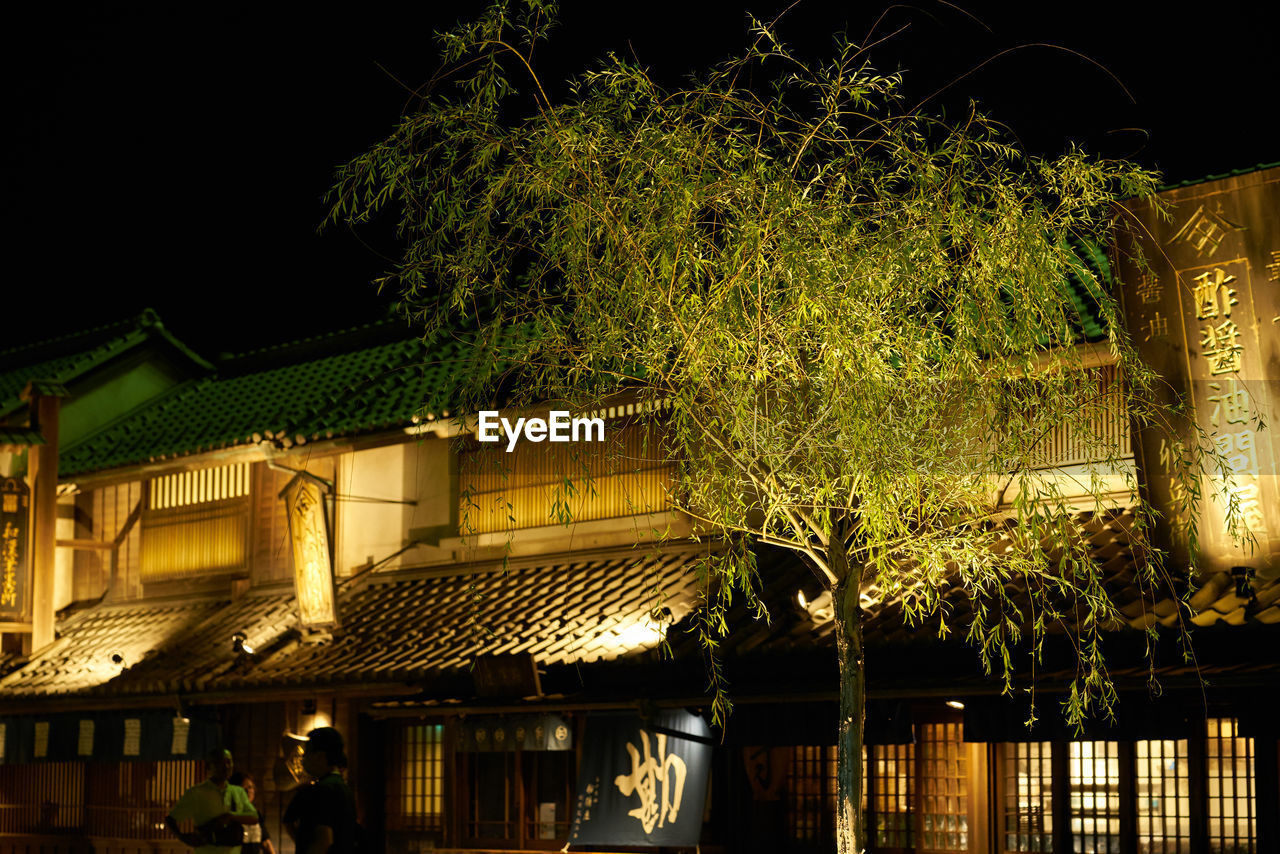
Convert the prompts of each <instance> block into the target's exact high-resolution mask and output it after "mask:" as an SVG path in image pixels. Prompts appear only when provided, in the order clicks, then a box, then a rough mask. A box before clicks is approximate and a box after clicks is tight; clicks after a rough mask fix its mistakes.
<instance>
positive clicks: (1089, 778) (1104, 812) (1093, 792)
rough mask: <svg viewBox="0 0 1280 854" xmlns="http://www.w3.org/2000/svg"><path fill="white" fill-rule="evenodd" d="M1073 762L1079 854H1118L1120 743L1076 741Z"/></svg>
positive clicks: (1071, 798) (1073, 812) (1075, 836)
mask: <svg viewBox="0 0 1280 854" xmlns="http://www.w3.org/2000/svg"><path fill="white" fill-rule="evenodd" d="M1068 748H1069V750H1068V754H1067V755H1068V759H1069V762H1070V772H1069V773H1070V777H1069V783H1070V789H1069V791H1068V798H1069V801H1068V802H1069V805H1070V808H1071V815H1070V827H1071V836H1072V838H1073V840H1074V842H1075V850H1076V851H1078V852H1080V854H1119V851H1120V743H1119V742H1116V741H1073V742H1071V744H1070V745H1068Z"/></svg>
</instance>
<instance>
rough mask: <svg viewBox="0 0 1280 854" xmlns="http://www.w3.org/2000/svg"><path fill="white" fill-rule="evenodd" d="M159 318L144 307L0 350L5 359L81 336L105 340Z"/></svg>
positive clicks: (51, 347)
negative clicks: (15, 354)
mask: <svg viewBox="0 0 1280 854" xmlns="http://www.w3.org/2000/svg"><path fill="white" fill-rule="evenodd" d="M159 320H160V317H159V315H157V314H156V312H155V311H154V310H152V309H150V308H144V309H143V310H142V311H141V312H139V313H138V314H135V315H129V316H128V317H122V318H120V319H118V320H112V321H108V322H107V323H102V324H99V325H97V326H90V327H86V328H84V329H77V330H75V331H74V332H65V333H63V334H62V335H55V336H54V337H52V338H41V339H38V340H36V341H28V342H27V343H25V344H18V345H15V346H13V347H8V348H6V349H4V350H0V360H3V359H4V358H5V357H6V356H9V355H12V354H14V353H22V352H27V351H31V350H36V351H38V350H41V349H45V348H49V349H54V348H55V345H58V344H64V343H67V342H70V341H74V340H76V339H81V338H91V337H100V338H102V340H103V341H104V342H105V341H106V340H107V339H109V338H111V337H112V335H111V333H112V332H115V331H117V330H118V331H119V333H120V335H122V336H123V335H127V334H128V333H129V332H133V331H135V330H137V329H139V328H140V327H142V326H143V325H146V324H148V323H158V322H159Z"/></svg>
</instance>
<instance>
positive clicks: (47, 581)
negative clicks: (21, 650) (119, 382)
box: [22, 380, 67, 652]
mask: <svg viewBox="0 0 1280 854" xmlns="http://www.w3.org/2000/svg"><path fill="white" fill-rule="evenodd" d="M66 396H67V392H66V389H64V388H62V386H60V385H58V384H57V383H52V382H47V381H41V380H32V381H31V382H29V383H27V387H26V388H25V389H23V391H22V397H23V399H25V400H26V401H27V405H28V406H29V407H30V408H31V420H32V426H33V427H34V428H36V429H37V430H39V431H40V435H41V436H42V437H43V438H44V444H43V445H36V446H33V447H32V448H31V452H30V459H29V461H28V464H27V475H28V477H29V478H30V479H31V481H32V488H31V492H32V504H33V505H34V507H33V514H32V515H33V517H34V518H33V520H32V521H33V524H32V532H31V557H32V561H31V567H32V572H31V576H32V578H31V582H32V583H31V651H32V652H36V651H38V650H41V649H43V648H44V647H46V646H48V645H49V644H51V643H53V622H54V610H53V594H54V559H53V557H54V549H55V548H56V547H57V546H56V540H57V525H58V409H59V406H60V404H61V398H63V397H66Z"/></svg>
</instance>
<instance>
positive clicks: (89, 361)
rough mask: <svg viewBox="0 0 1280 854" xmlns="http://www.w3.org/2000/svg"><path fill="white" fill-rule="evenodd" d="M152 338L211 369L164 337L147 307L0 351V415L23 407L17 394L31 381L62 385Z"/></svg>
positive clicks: (188, 351)
mask: <svg viewBox="0 0 1280 854" xmlns="http://www.w3.org/2000/svg"><path fill="white" fill-rule="evenodd" d="M153 338H158V339H161V340H163V341H165V342H167V343H168V344H170V345H171V346H173V347H174V348H176V349H178V350H179V351H180V352H182V353H183V354H184V355H186V356H187V357H188V358H190V359H191V360H192V361H194V362H195V363H196V364H198V365H200V366H201V367H203V368H208V367H210V365H209V364H208V363H207V362H205V361H204V360H203V359H201V358H200V357H199V356H197V355H196V354H195V353H193V352H191V350H189V349H188V348H187V347H186V346H185V345H184V344H182V342H180V341H178V340H177V339H176V338H174V337H173V336H172V335H171V334H169V332H168V331H166V330H165V328H164V324H163V323H161V322H160V317H159V315H157V314H156V313H155V312H154V311H152V310H151V309H149V308H148V309H144V310H143V311H142V312H141V313H140V314H139V315H138V316H137V317H131V318H128V319H127V320H122V321H118V322H115V323H108V324H104V325H102V326H97V327H94V328H92V329H86V330H83V331H80V332H73V333H70V334H68V335H62V336H59V337H57V338H52V339H47V340H44V341H38V342H36V343H33V344H25V345H22V346H18V347H11V348H9V349H7V350H0V416H4V415H6V414H8V413H10V412H12V411H14V410H15V409H19V408H21V407H22V406H24V405H25V404H24V403H23V402H22V401H21V400H19V399H18V395H19V394H20V393H21V392H22V389H23V388H24V387H26V385H27V383H28V382H30V381H31V380H32V379H40V380H48V381H53V382H56V383H60V384H62V385H66V384H68V383H70V382H72V381H73V380H74V379H76V378H77V377H79V376H82V375H83V374H85V373H87V372H88V371H91V370H93V369H94V368H96V367H98V366H99V365H102V364H104V363H105V362H107V361H109V360H111V359H113V358H114V357H116V356H118V355H120V354H121V353H123V352H125V351H127V350H130V349H132V348H133V347H136V346H138V345H139V344H142V343H144V342H145V341H147V340H148V339H153Z"/></svg>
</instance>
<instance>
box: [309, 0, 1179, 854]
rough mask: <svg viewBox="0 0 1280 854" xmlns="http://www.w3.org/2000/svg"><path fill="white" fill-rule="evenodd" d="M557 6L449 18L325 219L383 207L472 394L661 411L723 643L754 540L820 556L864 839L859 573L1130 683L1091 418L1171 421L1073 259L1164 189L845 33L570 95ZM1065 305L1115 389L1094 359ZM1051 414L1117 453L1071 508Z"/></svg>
mask: <svg viewBox="0 0 1280 854" xmlns="http://www.w3.org/2000/svg"><path fill="white" fill-rule="evenodd" d="M551 11H553V10H551V9H549V8H547V7H546V6H545V5H544V4H543V3H540V2H530V3H529V4H528V5H527V6H525V7H523V8H522V9H521V10H519V11H515V10H512V9H511V8H509V7H508V5H507V4H505V3H502V4H499V5H497V6H494V7H492V8H490V9H489V10H488V12H487V13H485V14H484V15H483V16H482V17H481V18H480V19H479V20H478V21H476V22H474V23H471V24H466V25H462V26H460V27H459V28H458V29H455V30H454V31H452V32H450V33H448V34H446V35H443V36H442V37H441V48H442V52H443V56H444V60H445V70H444V72H443V73H442V74H441V76H440V77H439V78H438V79H437V80H436V81H435V83H434V85H433V87H432V88H431V90H430V91H429V92H428V94H426V95H425V96H424V97H423V99H422V100H421V102H420V103H419V104H418V105H417V106H416V107H415V110H414V112H412V114H410V115H408V116H407V117H405V118H404V119H403V120H402V121H401V123H400V125H399V127H398V128H397V129H396V130H395V132H394V133H392V134H391V136H390V137H388V138H387V139H386V140H384V141H383V142H380V143H378V144H377V145H376V146H375V147H373V148H372V149H371V150H370V151H369V152H367V153H366V154H364V155H362V156H360V157H358V158H356V159H355V160H353V161H352V162H351V163H349V164H347V165H346V166H345V167H343V168H342V169H341V170H340V171H339V174H338V178H337V182H336V185H335V187H334V189H333V190H332V191H331V196H330V202H331V204H332V212H331V219H332V220H333V221H346V222H354V223H360V222H364V221H367V220H368V219H369V218H370V217H372V216H374V215H375V214H377V213H378V212H379V211H382V210H384V209H389V210H390V211H391V212H392V214H393V215H394V216H396V217H398V224H399V230H400V235H401V237H402V238H403V240H404V241H405V244H406V247H407V248H406V249H405V253H404V256H403V258H402V259H401V260H400V261H399V263H398V264H397V266H396V267H395V269H394V270H393V271H392V272H391V273H390V274H389V275H388V276H387V277H386V278H385V280H384V284H386V285H388V286H390V287H391V288H393V289H395V290H396V291H398V292H400V293H401V294H403V298H404V300H405V302H406V305H407V306H409V308H410V310H411V312H412V314H413V316H414V317H415V318H416V319H417V320H418V321H420V322H421V323H422V324H423V326H424V328H425V330H426V331H427V332H428V334H431V333H433V332H438V331H441V330H450V329H457V328H459V327H463V326H465V327H467V328H469V329H471V330H478V338H477V341H478V342H479V343H478V344H477V346H476V349H475V352H476V354H477V358H478V359H479V360H481V362H482V364H481V366H480V367H481V368H482V370H481V371H480V372H479V374H478V375H481V376H487V378H488V382H481V383H478V384H476V385H475V386H474V387H473V391H474V392H475V393H476V394H477V398H476V400H475V401H474V402H479V401H481V400H482V399H492V398H490V397H483V398H482V396H489V395H492V394H494V393H495V389H497V387H498V386H499V385H501V386H502V394H503V395H505V397H504V400H505V401H506V402H507V403H509V404H511V405H513V406H514V405H521V404H529V405H532V404H534V403H536V402H538V401H546V400H563V401H568V402H569V403H570V404H571V405H578V406H584V407H585V406H588V405H590V404H592V403H595V402H598V401H599V400H601V399H604V398H608V397H609V396H612V395H622V394H626V395H630V396H633V397H636V398H639V399H640V400H642V401H646V402H649V403H659V402H660V403H661V404H662V406H663V412H664V413H665V414H664V423H665V436H666V440H665V441H666V447H668V448H669V451H670V455H671V459H672V461H673V463H674V471H675V474H674V488H673V490H672V500H673V501H674V502H675V503H676V505H677V506H678V507H679V508H680V509H682V510H684V511H685V512H687V513H689V514H690V515H692V516H693V517H695V518H696V519H697V520H699V521H700V522H701V524H702V525H703V526H704V528H705V529H707V530H709V531H711V532H714V533H715V534H718V535H720V537H722V538H723V540H724V541H726V542H727V543H728V544H729V546H728V547H727V548H726V549H725V550H724V551H723V553H722V554H720V555H719V556H716V557H713V558H710V559H708V560H709V562H708V564H707V566H706V567H705V571H706V573H707V582H708V585H707V590H708V594H707V601H706V603H705V607H704V609H703V614H702V619H703V627H704V628H703V635H704V640H705V643H706V644H707V645H708V646H710V647H714V645H715V644H716V642H717V641H718V639H719V638H720V637H722V636H723V634H724V633H725V632H726V631H728V630H729V627H727V626H726V625H725V615H726V613H727V604H728V601H729V597H730V596H731V595H737V596H742V595H746V596H747V597H750V598H751V599H752V601H757V602H758V601H759V600H758V599H756V598H755V597H756V596H757V594H758V592H759V586H760V584H761V583H762V582H761V581H760V579H759V577H758V575H757V574H756V572H755V566H754V563H753V558H752V551H751V549H750V548H749V545H750V544H751V543H752V542H760V543H768V544H771V545H774V546H780V547H782V548H786V549H792V550H794V551H796V552H798V553H799V554H800V555H802V556H803V558H804V559H805V560H806V561H807V562H808V563H809V564H810V565H811V566H812V567H813V569H814V571H815V573H816V574H817V575H818V576H819V577H820V578H821V579H822V580H823V581H824V583H825V584H826V586H827V588H828V589H829V590H830V591H831V593H832V596H833V602H834V603H835V612H836V620H835V628H836V641H837V644H836V645H837V655H838V657H839V665H840V703H841V715H840V724H839V735H838V744H839V750H838V756H839V774H838V777H839V810H838V817H837V832H838V839H839V845H840V850H841V851H842V852H853V851H860V850H862V849H863V848H864V847H865V845H864V840H863V838H862V835H863V830H862V826H861V820H860V819H861V817H860V815H859V812H858V811H859V804H860V801H861V785H862V783H861V773H860V769H861V761H862V760H861V756H862V737H863V705H864V677H863V647H862V629H861V608H862V602H861V597H862V596H864V595H870V594H869V591H874V595H875V596H877V597H902V598H903V600H904V602H905V609H906V613H907V615H908V618H909V619H912V620H921V621H924V620H932V621H933V624H934V625H937V626H940V627H941V629H942V631H944V632H945V631H947V630H948V629H949V627H948V626H947V623H946V621H945V614H943V613H940V611H941V609H940V602H941V595H942V593H943V592H944V591H945V590H947V589H956V588H960V589H962V590H963V591H964V592H965V593H966V594H967V595H968V597H969V598H970V600H971V601H972V604H973V609H972V610H973V614H974V617H973V619H972V622H971V623H970V624H968V625H967V626H965V627H964V631H965V632H966V633H967V637H968V639H969V641H970V642H971V643H973V644H974V645H975V647H976V648H977V650H978V651H979V653H980V655H981V657H982V660H983V661H984V663H985V664H986V665H987V666H988V667H989V668H991V669H994V670H996V671H999V672H1002V673H1003V674H1004V678H1005V680H1006V684H1008V680H1009V679H1010V678H1011V671H1012V668H1013V664H1012V662H1013V657H1014V654H1015V648H1017V649H1022V650H1023V652H1022V653H1021V654H1027V651H1028V650H1029V651H1030V654H1031V655H1037V654H1038V651H1039V648H1040V645H1041V642H1042V640H1043V638H1044V636H1045V633H1046V631H1047V630H1048V629H1049V628H1050V627H1051V626H1052V625H1054V624H1055V623H1062V624H1063V625H1066V626H1068V627H1069V629H1070V630H1071V631H1072V632H1073V637H1074V638H1075V643H1074V648H1075V649H1076V650H1077V651H1078V653H1079V666H1078V671H1077V672H1078V675H1077V678H1076V679H1075V682H1074V684H1073V686H1072V687H1071V690H1070V692H1069V699H1068V701H1067V703H1066V714H1067V716H1068V718H1069V719H1070V720H1072V721H1076V722H1078V721H1079V720H1081V719H1082V718H1083V717H1084V716H1085V715H1088V714H1090V713H1093V712H1095V711H1097V710H1098V709H1099V708H1103V709H1105V708H1108V707H1109V704H1110V703H1111V701H1112V699H1113V698H1114V690H1113V687H1112V683H1111V681H1110V679H1109V677H1108V675H1107V670H1106V667H1105V663H1104V661H1103V659H1102V654H1101V645H1100V642H1101V633H1102V632H1103V629H1104V627H1105V626H1108V625H1110V624H1113V623H1114V618H1115V617H1116V616H1117V614H1116V612H1115V609H1114V606H1113V605H1112V604H1111V602H1110V600H1109V599H1108V597H1107V595H1106V593H1105V591H1104V590H1103V587H1102V578H1101V574H1100V571H1099V569H1098V568H1097V567H1096V566H1095V564H1094V563H1093V561H1092V560H1091V559H1090V556H1089V554H1088V546H1087V543H1086V541H1085V539H1084V538H1083V537H1082V536H1081V535H1080V534H1079V528H1078V525H1077V523H1076V521H1075V519H1076V515H1075V514H1078V513H1079V512H1080V511H1081V510H1082V509H1084V510H1094V509H1101V508H1103V507H1104V506H1106V496H1105V495H1104V493H1106V492H1107V490H1109V489H1111V488H1113V487H1111V486H1108V485H1106V484H1105V483H1104V480H1103V478H1102V477H1101V475H1100V474H1099V473H1100V472H1105V471H1108V470H1110V469H1111V468H1114V464H1115V463H1116V460H1115V459H1114V454H1115V453H1116V449H1115V448H1114V447H1112V446H1110V445H1108V444H1107V443H1106V442H1105V441H1104V440H1103V439H1102V438H1101V437H1100V436H1098V435H1097V434H1096V431H1095V430H1094V429H1093V427H1092V425H1091V420H1092V419H1093V418H1094V417H1095V416H1096V414H1097V406H1093V405H1090V402H1096V401H1098V400H1099V399H1100V398H1101V397H1102V396H1103V395H1105V394H1119V395H1121V396H1122V398H1123V399H1122V401H1121V405H1123V406H1126V407H1127V408H1128V410H1129V411H1130V413H1132V414H1133V415H1134V417H1136V418H1137V419H1139V420H1140V421H1146V422H1150V421H1154V420H1158V419H1159V418H1160V417H1161V413H1160V412H1159V410H1158V408H1157V407H1156V406H1155V405H1154V404H1153V403H1152V402H1151V399H1150V396H1149V393H1148V392H1149V388H1150V386H1151V378H1150V377H1149V376H1148V375H1147V373H1146V372H1144V370H1143V368H1142V366H1141V365H1140V364H1139V363H1138V362H1137V361H1136V359H1135V358H1134V355H1133V352H1132V350H1131V349H1130V347H1129V345H1128V344H1127V343H1126V341H1125V340H1124V338H1123V337H1122V332H1121V323H1120V322H1119V318H1118V316H1117V308H1116V304H1115V302H1114V300H1113V299H1112V297H1111V295H1110V294H1109V292H1108V290H1107V288H1106V287H1105V286H1104V285H1103V283H1102V282H1100V281H1099V279H1098V276H1097V274H1096V273H1095V272H1094V269H1095V268H1094V267H1091V266H1090V265H1088V264H1084V263H1082V262H1081V260H1080V258H1081V252H1080V247H1082V246H1090V245H1098V244H1101V245H1106V244H1107V243H1108V241H1109V237H1110V230H1111V228H1112V216H1113V213H1114V211H1113V206H1114V202H1115V201H1116V200H1117V199H1118V198H1121V197H1130V196H1137V195H1143V194H1148V193H1150V192H1152V190H1153V186H1154V178H1153V176H1152V175H1151V174H1148V173H1146V172H1144V171H1142V170H1140V169H1138V168H1136V167H1133V166H1131V165H1129V164H1126V163H1120V162H1109V161H1100V160H1094V159H1091V158H1089V157H1087V156H1085V155H1084V154H1082V153H1079V152H1072V153H1068V154H1066V155H1064V156H1061V157H1058V158H1056V159H1040V158H1037V157H1031V156H1028V155H1026V154H1024V153H1022V152H1021V151H1019V150H1018V149H1016V148H1014V147H1012V146H1010V145H1009V144H1007V143H1006V142H1004V141H1002V137H1001V134H1000V132H999V129H998V128H997V127H996V126H994V125H993V124H992V123H991V122H990V121H988V120H987V119H985V118H984V117H983V116H981V115H979V114H978V113H977V112H972V113H971V114H969V115H966V116H964V117H963V120H962V121H959V122H957V123H955V124H948V123H946V122H944V121H941V120H939V119H938V118H935V117H930V116H928V115H924V114H921V113H919V112H915V111H912V110H909V109H907V108H906V107H905V106H904V103H903V100H902V99H901V97H900V94H899V83H900V81H899V78H898V77H897V76H895V75H882V74H879V73H877V72H876V71H874V70H873V69H872V68H870V67H869V66H868V65H867V64H866V63H865V62H864V56H863V51H862V49H861V48H860V47H859V46H858V45H854V44H840V45H837V49H836V51H835V54H834V58H833V59H831V60H830V61H828V62H826V63H825V64H820V65H813V64H806V63H805V62H802V61H801V60H800V59H799V58H797V56H796V55H794V54H793V53H792V52H790V51H789V50H788V49H787V48H786V47H785V46H784V45H783V44H782V43H780V42H779V41H778V40H777V39H776V38H775V36H774V34H773V32H772V30H771V28H770V27H768V26H764V25H759V24H756V25H754V27H753V37H754V42H753V43H752V44H751V45H750V47H749V48H747V49H746V50H745V51H744V52H743V54H742V55H741V56H740V57H738V58H736V59H733V60H731V61H728V62H725V63H723V64H721V65H719V66H716V67H715V68H713V69H712V70H710V71H708V72H706V73H704V74H702V75H701V76H697V77H695V78H694V79H692V80H691V81H690V82H689V83H688V84H687V85H686V86H684V87H683V88H679V89H667V88H663V87H660V86H659V85H657V84H656V83H655V81H654V80H653V79H652V78H651V77H650V76H649V75H648V74H647V73H646V71H645V70H644V69H643V68H640V67H638V66H636V65H634V64H632V63H631V62H629V61H627V60H624V59H622V58H619V57H616V56H611V57H608V58H607V59H605V60H604V61H603V62H602V63H601V64H600V65H599V66H598V67H597V68H596V69H595V70H592V71H588V72H586V73H584V74H582V75H581V76H580V77H578V78H576V79H574V80H573V81H571V83H570V84H569V85H568V87H567V95H565V96H564V97H562V98H556V99H552V98H550V97H549V96H548V95H547V94H546V90H545V88H544V86H543V83H542V81H540V80H539V79H538V77H537V75H536V72H535V69H534V63H533V60H532V58H531V57H532V56H533V53H534V50H533V48H534V46H535V45H537V44H540V43H541V42H542V41H543V40H544V39H545V38H546V36H547V30H548V21H549V19H550V14H549V13H550V12H551ZM517 86H519V88H520V92H517V91H516V90H517ZM1103 266H1105V262H1103ZM1072 279H1074V281H1075V283H1076V287H1075V289H1073V287H1072V285H1071V284H1070V280H1072ZM1077 293H1084V294H1085V295H1087V296H1086V298H1087V301H1089V302H1091V303H1092V306H1091V310H1092V311H1093V312H1095V313H1096V314H1097V315H1098V316H1099V317H1100V318H1101V319H1102V321H1103V323H1104V324H1105V329H1106V330H1107V334H1108V335H1109V338H1108V339H1107V341H1108V343H1109V348H1110V351H1111V353H1112V354H1114V356H1115V358H1116V359H1117V360H1118V362H1119V364H1120V366H1121V369H1122V371H1123V373H1124V376H1125V377H1126V383H1125V385H1124V387H1123V389H1120V390H1116V389H1111V390H1110V391H1108V390H1107V389H1105V388H1103V386H1102V384H1101V380H1100V378H1099V376H1098V374H1097V373H1095V372H1091V371H1088V370H1085V369H1084V366H1083V365H1082V363H1081V355H1080V352H1079V350H1078V348H1077V347H1076V346H1075V345H1076V344H1077V342H1078V341H1079V340H1080V332H1079V330H1080V325H1081V314H1080V311H1081V309H1080V307H1079V304H1078V303H1077V302H1076V294H1077ZM1056 429H1067V430H1070V431H1071V432H1072V433H1073V434H1074V436H1075V437H1076V438H1077V440H1078V441H1082V442H1085V443H1086V444H1091V447H1090V448H1089V449H1088V450H1089V452H1090V453H1091V454H1092V456H1093V457H1094V458H1095V459H1097V460H1099V461H1100V464H1099V466H1098V469H1097V472H1095V474H1094V475H1093V476H1090V477H1086V482H1084V483H1082V484H1080V485H1079V486H1078V488H1076V489H1075V490H1074V492H1075V493H1076V494H1077V495H1079V494H1083V495H1084V496H1085V497H1084V498H1083V499H1082V498H1079V497H1077V498H1075V499H1073V500H1070V501H1068V500H1067V499H1066V498H1065V497H1063V492H1065V490H1061V491H1060V490H1059V489H1057V488H1056V487H1055V486H1054V481H1052V480H1051V479H1046V478H1043V477H1037V476H1036V475H1035V474H1034V470H1035V469H1037V467H1040V468H1043V465H1042V463H1043V460H1044V457H1043V453H1044V452H1043V448H1044V440H1045V438H1046V436H1048V435H1049V434H1051V433H1052V432H1053V431H1054V430H1056ZM1015 495H1016V498H1014V499H1013V500H1011V501H1009V502H1007V503H1005V504H1002V502H1001V497H1002V496H1015ZM1009 538H1012V540H1013V541H1014V542H1015V543H1018V544H1020V545H1021V547H1019V548H1014V549H1012V550H996V549H994V548H993V546H994V544H995V543H996V542H998V541H1001V540H1008V539H1009ZM1159 557H1160V556H1159V555H1158V554H1154V555H1153V559H1152V560H1151V561H1149V562H1147V563H1144V564H1143V569H1142V572H1143V573H1144V574H1143V579H1144V581H1146V582H1148V583H1151V584H1153V585H1154V584H1155V583H1156V581H1157V577H1158V572H1159V563H1158V558H1159ZM1015 586H1017V587H1020V588H1021V589H1023V590H1025V591H1026V592H1027V595H1028V596H1030V598H1031V601H1032V602H1033V603H1034V607H1033V609H1032V610H1031V611H1024V610H1023V609H1022V608H1021V607H1020V606H1019V603H1018V602H1016V601H1014V600H1013V599H1011V598H1010V597H1009V595H1008V594H1007V593H1006V592H1005V591H1006V589H1010V588H1013V587H1015ZM1068 610H1069V611H1070V614H1069V617H1070V619H1069V620H1068V619H1067V618H1066V617H1067V616H1068V615H1067V614H1066V613H1065V612H1066V611H1068ZM713 669H714V668H713ZM725 711H727V707H726V702H725V699H724V697H723V695H722V692H720V691H719V690H717V701H716V713H717V715H721V714H723V713H724V712H725Z"/></svg>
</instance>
